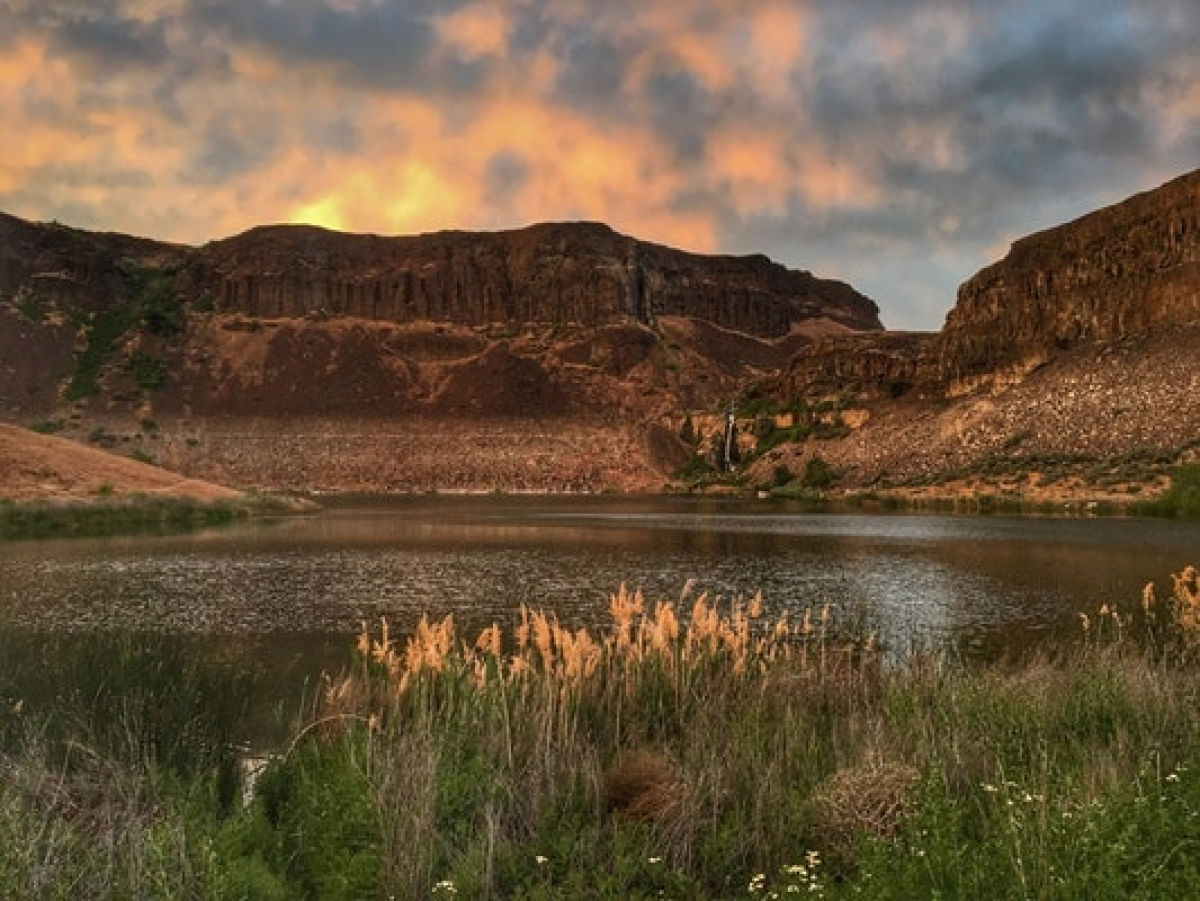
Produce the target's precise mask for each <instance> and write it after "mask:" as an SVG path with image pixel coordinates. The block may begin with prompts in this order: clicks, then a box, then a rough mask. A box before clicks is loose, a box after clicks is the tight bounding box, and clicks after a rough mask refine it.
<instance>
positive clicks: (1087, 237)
mask: <svg viewBox="0 0 1200 901" xmlns="http://www.w3.org/2000/svg"><path fill="white" fill-rule="evenodd" d="M765 393H767V394H768V395H770V396H773V397H774V398H776V399H777V400H780V401H791V400H793V399H797V398H803V399H805V400H808V401H810V402H812V401H814V400H817V401H819V400H821V399H823V398H828V397H830V396H833V395H837V396H841V397H843V398H846V397H849V398H854V399H855V400H854V402H855V403H858V404H860V405H862V406H863V407H864V408H866V409H864V410H863V411H862V413H860V416H861V415H868V416H869V418H868V419H867V420H866V421H865V424H864V425H863V426H862V427H861V428H858V429H855V430H853V431H852V432H851V433H849V434H847V435H844V436H842V437H839V438H837V439H836V440H832V441H828V442H823V443H820V444H819V446H814V442H809V444H808V445H795V446H789V447H787V448H781V449H779V450H778V451H775V452H773V453H772V455H771V456H769V457H768V458H766V459H764V460H763V461H762V462H761V463H760V464H759V466H760V469H761V473H760V475H762V476H763V477H765V475H766V474H769V473H770V471H771V467H772V466H776V465H787V466H789V467H791V468H792V469H793V470H794V471H798V466H799V465H800V464H799V462H797V460H798V459H802V458H803V456H804V455H806V454H808V455H811V454H813V453H819V454H821V455H822V456H823V457H824V458H825V459H827V460H830V461H833V462H835V463H836V465H838V466H840V467H841V468H842V472H843V474H844V484H859V485H864V484H865V485H884V486H886V485H889V484H892V485H894V484H902V485H903V484H909V485H911V484H913V483H914V481H921V480H929V481H933V482H935V483H937V482H939V480H940V481H945V480H946V479H949V478H951V476H950V475H948V474H953V473H957V474H958V475H957V476H954V478H957V479H959V480H960V481H965V482H966V484H968V485H970V486H971V487H972V488H973V490H977V491H1000V492H1016V493H1019V492H1025V491H1034V490H1047V491H1054V490H1062V485H1063V484H1065V483H1066V482H1067V481H1069V478H1074V479H1076V481H1077V482H1080V480H1087V479H1094V480H1099V481H1094V482H1092V483H1089V484H1090V488H1088V489H1087V490H1092V491H1095V490H1097V485H1099V486H1100V487H1101V488H1104V489H1105V490H1113V489H1112V485H1120V486H1123V488H1122V490H1125V489H1128V490H1129V491H1131V492H1135V493H1136V492H1138V491H1141V490H1143V489H1151V488H1154V487H1156V486H1157V487H1161V480H1162V479H1164V478H1165V475H1164V472H1165V469H1166V467H1167V466H1168V465H1169V464H1170V463H1172V462H1188V461H1194V460H1196V459H1200V427H1198V426H1197V423H1200V170H1197V171H1195V172H1192V173H1189V174H1187V175H1184V176H1182V177H1180V178H1177V179H1175V180H1173V181H1171V182H1168V183H1167V184H1165V185H1163V186H1161V187H1159V188H1156V189H1154V190H1152V191H1147V192H1145V193H1142V194H1138V195H1136V196H1134V197H1131V198H1130V199H1128V200H1126V201H1124V202H1123V203H1118V204H1116V205H1114V206H1110V207H1107V208H1105V209H1102V210H1099V211H1097V212H1095V213H1091V214H1089V215H1087V216H1084V217H1082V218H1080V219H1077V220H1075V221H1073V222H1069V223H1067V224H1065V225H1061V226H1059V227H1057V228H1052V229H1048V230H1046V231H1042V232H1038V233H1036V234H1033V235H1030V236H1029V237H1027V238H1022V239H1020V240H1019V241H1017V242H1015V243H1014V244H1013V246H1012V249H1011V251H1010V252H1009V254H1008V255H1007V256H1006V257H1005V258H1004V259H1003V260H1001V261H1000V262H998V263H996V264H994V265H992V266H989V267H988V268H986V269H984V270H982V271H981V272H979V273H978V274H977V275H975V276H974V277H973V278H971V279H969V280H968V281H967V282H965V283H964V284H963V285H962V287H961V288H960V289H959V293H958V303H957V305H956V306H955V307H954V309H953V310H952V311H951V312H950V314H949V315H948V317H947V319H946V324H945V327H944V328H943V330H942V331H941V332H939V333H937V334H926V335H905V334H897V333H892V332H873V333H858V334H849V335H839V336H831V337H829V338H825V339H821V340H818V341H816V342H813V343H812V344H810V345H808V346H807V347H804V348H802V349H800V350H799V351H798V352H797V353H796V354H795V355H794V356H793V357H792V358H791V360H790V361H789V364H788V365H787V366H786V367H785V368H784V369H783V370H782V371H781V373H780V375H779V376H777V377H775V379H774V380H773V381H771V382H769V383H768V385H767V388H766V391H765ZM1068 465H1070V466H1074V467H1075V468H1076V470H1078V472H1075V473H1074V474H1073V475H1071V476H1070V477H1069V478H1068V477H1066V476H1063V475H1062V472H1061V471H1060V470H1062V469H1063V468H1064V467H1067V466H1068ZM1014 472H1016V473H1019V475H1020V478H1016V477H1013V473H1014ZM997 473H1001V474H1003V475H1004V478H1005V479H1008V481H1007V482H1005V481H1004V480H1003V479H1000V477H999V476H996V474H997ZM1034 474H1036V478H1034ZM1027 477H1028V478H1027ZM988 480H990V481H988ZM1051 480H1055V482H1054V484H1055V485H1057V486H1058V488H1055V489H1052V488H1049V487H1047V486H1049V485H1050V484H1051ZM1106 480H1107V481H1106ZM1156 480H1157V481H1156ZM1080 484H1082V482H1080ZM1106 484H1107V485H1108V487H1107V488H1106V487H1105V485H1106ZM1077 487H1078V486H1077ZM1086 487H1087V486H1085V488H1086Z"/></svg>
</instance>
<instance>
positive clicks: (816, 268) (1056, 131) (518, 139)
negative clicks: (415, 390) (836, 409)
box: [0, 0, 1200, 329]
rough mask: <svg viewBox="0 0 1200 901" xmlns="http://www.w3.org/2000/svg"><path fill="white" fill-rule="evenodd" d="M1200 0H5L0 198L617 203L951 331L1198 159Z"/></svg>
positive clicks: (140, 204)
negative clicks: (975, 308)
mask: <svg viewBox="0 0 1200 901" xmlns="http://www.w3.org/2000/svg"><path fill="white" fill-rule="evenodd" d="M1198 48H1200V3H1197V2H1196V0H1125V2H1120V0H987V2H971V0H959V2H951V0H793V2H776V0H761V2H758V0H709V2H699V0H593V2H585V0H499V2H490V3H489V2H470V0H468V2H433V0H425V2H422V0H411V2H408V0H406V2H385V0H0V121H2V122H3V123H4V131H5V135H4V138H3V143H2V144H0V210H4V211H6V212H9V213H13V214H15V215H18V216H22V217H25V218H29V219H35V220H40V221H49V220H58V221H60V222H63V223H66V224H69V225H74V226H78V227H82V228H90V229H98V230H111V231H121V232H127V233H131V234H139V235H145V236H148V237H155V238H161V239H167V240H175V241H183V242H188V243H193V244H199V243H203V242H205V241H208V240H213V239H216V238H222V237H227V236H229V235H232V234H236V233H238V232H241V231H244V230H245V229H248V228H251V227H253V226H255V225H260V224H265V223H274V222H309V223H314V224H318V225H324V226H326V227H330V228H337V229H342V230H347V231H356V232H375V233H380V234H409V233H414V232H425V231H436V230H440V229H448V228H459V229H472V230H475V229H504V228H517V227H521V226H524V225H528V224H530V223H533V222H538V221H545V220H576V219H588V220H598V221H603V222H607V223H608V224H609V225H611V226H612V227H613V228H615V229H617V230H618V231H620V232H623V233H626V234H630V235H633V236H636V237H639V238H643V239H646V240H651V241H656V242H659V243H663V244H669V245H672V246H676V247H681V248H684V249H687V250H693V251H698V252H706V253H708V252H712V253H738V254H741V253H766V254H767V255H769V256H770V257H772V258H773V259H776V260H778V261H780V262H782V263H785V264H787V265H789V266H792V267H795V268H800V269H807V270H810V271H812V272H814V273H815V274H817V275H820V276H824V277H830V278H839V279H843V280H845V281H848V282H849V283H850V284H852V285H854V286H855V287H856V288H857V289H859V290H860V291H862V292H863V293H865V294H867V295H868V296H870V297H871V298H873V299H874V300H875V301H876V302H877V303H878V304H879V305H880V308H881V316H882V319H883V321H884V324H885V325H886V326H888V327H889V328H901V329H914V328H915V329H937V328H939V327H940V326H941V324H942V322H943V320H944V318H945V314H946V312H947V311H948V310H949V309H950V307H951V306H952V305H953V303H954V299H955V292H956V290H957V287H958V285H959V284H960V283H961V282H962V281H964V280H965V279H966V278H968V277H970V276H971V275H972V274H973V273H974V272H975V271H977V270H978V269H979V268H981V267H982V266H984V265H987V264H988V263H990V262H994V261H995V260H997V259H999V258H1000V257H1002V256H1003V255H1004V254H1005V252H1006V251H1007V248H1008V245H1009V243H1010V242H1011V241H1012V240H1013V239H1015V238H1017V237H1020V236H1021V235H1024V234H1028V233H1030V232H1032V231H1036V230H1038V229H1041V228H1046V227H1049V226H1052V225H1055V224H1058V223H1060V222H1064V221H1067V220H1069V219H1072V218H1074V217H1076V216H1079V215H1082V214H1083V213H1085V212H1088V211H1090V210H1092V209H1095V208H1097V207H1100V206H1103V205H1106V204H1109V203H1113V202H1115V201H1118V200H1120V199H1122V198H1124V197H1126V196H1128V195H1130V194H1133V193H1136V192H1137V191H1140V190H1145V189H1147V188H1151V187H1154V186H1157V185H1159V184H1161V183H1163V182H1165V181H1167V180H1169V179H1170V178H1172V177H1174V176H1176V175H1179V174H1182V173H1184V172H1186V171H1190V170H1191V169H1194V168H1196V167H1197V166H1200V49H1198Z"/></svg>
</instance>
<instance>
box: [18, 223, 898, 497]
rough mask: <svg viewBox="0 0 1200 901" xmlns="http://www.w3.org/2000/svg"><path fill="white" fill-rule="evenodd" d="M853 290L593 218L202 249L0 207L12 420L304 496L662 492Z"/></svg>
mask: <svg viewBox="0 0 1200 901" xmlns="http://www.w3.org/2000/svg"><path fill="white" fill-rule="evenodd" d="M879 328H880V323H879V319H878V310H877V308H876V306H875V304H874V303H873V302H872V301H870V300H869V299H867V298H865V297H863V296H862V295H860V294H859V293H858V292H856V291H854V290H853V289H852V288H850V287H849V286H848V285H845V284H843V283H841V282H837V281H831V280H827V279H821V278H817V277H815V276H813V275H811V274H809V273H807V272H801V271H795V270H790V269H787V268H785V267H783V266H780V265H778V264H776V263H773V262H771V261H770V260H768V259H767V258H766V257H763V256H746V257H727V256H724V257H723V256H702V255H696V254H690V253H685V252H682V251H678V250H674V249H671V248H667V247H662V246H659V245H655V244H650V243H646V242H642V241H638V240H635V239H633V238H629V237H626V236H624V235H620V234H617V233H616V232H614V231H612V230H611V229H609V228H608V227H606V226H603V225H599V224H594V223H549V224H543V225H537V226H533V227H530V228H526V229H522V230H518V231H509V232H497V233H466V232H442V233H437V234H429V235H419V236H411V237H380V236H374V235H349V234H341V233H336V232H330V231H326V230H323V229H318V228H312V227H307V226H270V227H262V228H256V229H253V230H251V231H249V232H246V233H245V234H242V235H239V236H236V237H233V238H229V239H226V240H222V241H216V242H213V243H210V244H207V245H205V246H203V247H187V246H181V245H174V244H166V243H161V242H155V241H150V240H145V239H140V238H131V237H128V236H124V235H116V234H103V233H93V232H85V231H80V230H76V229H72V228H67V227H64V226H61V225H58V224H37V223H30V222H26V221H23V220H20V219H17V218H14V217H11V216H0V416H2V417H3V418H5V419H8V420H11V421H16V422H20V423H24V424H27V425H33V426H35V427H36V428H38V429H40V430H44V431H57V432H60V433H62V434H63V435H65V436H67V437H73V438H76V439H77V440H80V441H84V442H88V443H93V444H97V445H100V446H102V447H106V448H108V449H110V450H114V451H117V452H122V453H125V454H127V455H133V456H136V457H139V458H142V459H149V460H154V461H155V462H158V463H160V464H162V465H165V466H167V467H169V468H171V469H174V470H176V471H178V472H181V473H184V474H186V475H189V476H196V477H203V478H209V479H214V480H217V481H221V482H224V483H227V484H233V485H237V486H241V487H254V486H262V487H273V488H290V489H308V490H370V491H374V490H427V489H443V490H445V489H450V490H456V489H458V490H495V489H500V490H572V491H583V490H601V489H606V488H618V489H642V490H645V489H648V488H654V489H656V488H660V487H661V486H662V485H663V484H664V482H665V481H667V480H668V479H669V478H670V476H671V474H672V473H673V472H675V471H676V470H677V469H678V468H679V467H680V466H681V465H682V464H683V463H686V461H687V460H688V459H689V458H690V457H691V455H692V453H693V452H694V448H692V447H690V446H688V444H687V443H686V442H684V441H683V440H681V438H680V435H679V432H678V428H677V426H678V422H679V419H680V411H685V410H697V411H703V410H715V409H717V408H719V407H721V406H722V405H723V404H724V403H726V402H727V401H728V400H729V399H731V398H733V397H735V396H736V395H737V393H738V391H739V390H740V386H741V385H743V384H745V383H746V382H748V381H752V380H755V379H759V378H763V377H766V376H770V375H773V374H775V373H777V372H778V371H779V368H780V367H781V366H782V365H783V364H784V363H785V362H786V361H787V359H789V357H790V356H791V355H792V354H793V353H794V352H795V351H796V350H797V349H798V348H800V347H802V346H804V345H806V344H807V343H809V342H810V341H812V340H813V339H814V338H816V337H820V336H823V335H828V334H840V333H844V332H852V331H860V330H878V329H879Z"/></svg>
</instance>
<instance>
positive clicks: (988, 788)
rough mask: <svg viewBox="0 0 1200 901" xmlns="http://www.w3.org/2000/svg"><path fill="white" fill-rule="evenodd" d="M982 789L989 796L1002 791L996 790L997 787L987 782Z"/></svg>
mask: <svg viewBox="0 0 1200 901" xmlns="http://www.w3.org/2000/svg"><path fill="white" fill-rule="evenodd" d="M980 787H981V788H982V789H983V790H984V791H985V792H987V793H988V794H989V795H994V794H995V793H996V792H998V791H1000V789H998V788H996V786H994V785H992V784H991V783H990V782H985V783H983V785H982V786H980Z"/></svg>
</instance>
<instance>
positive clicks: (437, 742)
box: [0, 567, 1200, 899]
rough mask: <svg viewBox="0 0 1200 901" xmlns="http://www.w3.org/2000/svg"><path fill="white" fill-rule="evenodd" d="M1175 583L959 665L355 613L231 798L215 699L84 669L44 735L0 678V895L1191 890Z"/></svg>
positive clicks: (806, 623) (620, 604) (706, 601)
mask: <svg viewBox="0 0 1200 901" xmlns="http://www.w3.org/2000/svg"><path fill="white" fill-rule="evenodd" d="M1197 583H1198V580H1197V574H1196V570H1195V569H1194V568H1191V567H1189V568H1187V569H1185V570H1184V571H1183V572H1182V573H1180V574H1178V575H1176V576H1174V577H1173V578H1172V580H1171V582H1170V584H1169V587H1168V588H1167V590H1166V591H1164V592H1161V593H1160V592H1158V591H1156V590H1155V589H1154V588H1148V589H1147V590H1146V592H1144V593H1143V595H1142V597H1141V598H1140V599H1133V601H1132V602H1131V603H1130V604H1129V605H1127V606H1126V607H1123V608H1122V609H1120V610H1118V609H1116V608H1114V607H1111V606H1107V605H1106V606H1105V607H1103V608H1101V609H1100V610H1098V611H1091V612H1090V613H1089V615H1088V616H1085V617H1083V618H1082V620H1081V630H1080V633H1079V634H1080V638H1079V641H1078V642H1077V643H1076V644H1074V645H1072V646H1071V647H1066V648H1059V649H1058V650H1057V651H1046V652H1044V653H1042V654H1040V655H1037V656H1035V657H1030V658H1028V659H1025V660H1023V661H1020V662H1014V661H1007V662H1005V663H1003V664H996V665H989V666H967V665H965V664H961V663H954V662H953V661H951V660H948V659H943V658H940V657H938V656H936V655H932V654H929V653H923V654H916V655H914V656H912V657H910V658H908V659H907V660H905V661H903V662H901V663H897V664H891V665H889V664H888V663H887V662H886V661H885V659H884V657H883V655H882V653H881V651H880V649H879V648H878V647H877V646H876V644H875V643H874V641H873V640H872V639H871V637H870V635H869V634H864V633H860V632H858V631H854V630H848V631H847V630H842V629H840V628H839V627H838V626H837V624H836V622H835V621H834V619H833V617H832V616H831V615H830V613H829V611H828V609H824V610H809V611H807V612H805V613H803V614H802V615H800V616H795V617H789V616H786V615H785V616H780V617H767V616H765V615H764V610H763V605H762V601H761V599H760V598H757V597H756V598H752V599H749V600H743V601H738V600H734V601H732V602H719V601H717V600H714V599H710V598H708V597H707V596H702V597H700V598H697V599H695V600H694V601H692V599H690V598H687V599H686V600H684V601H681V604H680V606H679V607H678V608H677V607H676V605H674V604H672V603H667V602H659V603H655V604H650V603H648V602H647V601H646V599H645V598H643V597H642V596H641V595H640V594H638V593H631V592H628V591H626V590H625V589H624V588H622V589H621V590H620V591H618V592H617V593H616V594H615V595H614V596H613V597H612V598H611V602H610V614H611V623H610V625H609V626H608V628H607V629H606V630H604V631H602V632H599V633H596V632H592V631H589V630H584V629H579V630H572V629H568V628H565V627H563V626H562V625H561V624H560V623H559V622H558V620H557V619H556V618H555V617H554V616H553V615H552V614H550V613H544V612H540V611H534V610H530V609H527V608H524V607H523V608H521V609H520V610H519V611H518V613H517V615H516V616H515V617H514V619H513V621H512V622H511V623H510V624H509V625H508V627H505V628H502V627H501V626H499V625H494V626H492V627H489V628H488V629H485V630H484V631H483V632H482V633H481V634H480V635H478V636H477V637H475V638H474V639H473V640H467V641H463V640H462V639H461V637H460V636H459V634H458V632H457V631H456V629H455V625H454V621H453V619H452V618H451V617H446V618H445V619H442V620H440V621H433V620H429V619H422V621H421V622H420V624H419V625H418V626H417V628H416V629H415V631H414V632H413V633H412V634H411V635H409V636H407V637H405V638H403V639H401V640H397V639H396V638H395V637H394V636H393V635H391V634H390V633H389V631H388V629H387V626H386V624H381V627H380V628H378V629H376V630H373V631H370V632H368V631H366V630H364V632H363V633H362V634H361V635H360V636H359V640H358V644H357V647H356V652H355V654H354V657H353V660H352V662H351V663H350V664H349V665H348V667H347V668H346V670H345V671H344V672H342V673H341V674H339V675H337V676H335V677H331V678H329V679H327V680H326V681H325V682H324V683H323V685H322V688H321V692H320V697H319V699H318V700H317V702H316V704H315V706H314V707H313V708H312V709H311V711H308V712H306V714H305V716H304V718H303V719H302V721H301V722H299V723H298V724H297V726H296V728H295V732H294V735H293V738H292V739H291V740H290V741H289V742H287V743H286V744H285V745H284V746H282V747H280V748H278V749H277V752H276V753H275V754H274V755H273V757H272V759H271V760H270V762H269V763H268V764H267V765H266V768H265V770H264V771H263V772H262V774H261V776H259V777H258V780H257V783H256V785H255V787H254V789H253V790H252V791H246V790H245V789H246V786H244V785H243V786H241V788H242V789H243V791H240V792H239V791H238V788H239V786H238V784H237V774H238V773H239V772H240V771H242V770H243V768H240V767H235V766H231V765H230V763H231V760H236V757H235V756H234V755H232V754H231V753H230V749H231V748H232V736H231V735H230V733H229V730H228V726H227V724H228V719H227V717H228V711H229V705H230V703H231V699H236V698H238V697H239V694H238V692H237V688H236V686H230V687H229V688H228V689H226V690H224V691H223V692H221V693H219V694H213V693H212V692H210V691H207V690H197V687H196V686H197V681H199V682H200V683H201V684H204V682H205V680H207V679H209V678H211V677H210V675H206V674H205V673H204V672H203V671H195V670H188V669H187V668H186V667H180V666H179V665H178V664H169V661H168V663H167V664H163V663H159V662H156V660H155V658H154V657H153V656H147V655H145V654H142V653H140V652H138V651H137V650H136V649H133V651H132V652H131V651H129V650H121V649H118V651H119V653H116V652H112V651H107V652H105V657H104V660H103V663H102V664H101V663H97V662H95V658H93V662H92V663H90V664H88V665H87V666H85V667H84V668H83V669H84V675H85V678H84V679H83V682H84V683H85V685H86V684H87V678H86V674H87V673H89V672H92V673H93V674H94V678H93V680H92V687H91V688H85V689H84V690H81V691H79V692H72V693H70V695H69V697H68V702H69V703H70V704H71V705H72V709H73V711H74V712H73V713H72V714H71V715H67V716H61V717H58V718H56V719H54V720H53V721H52V722H51V721H47V720H46V719H45V718H44V717H42V715H41V714H40V713H39V711H40V710H42V709H44V708H43V707H42V704H43V696H44V695H45V691H44V690H43V691H42V694H41V695H39V693H38V691H39V690H38V689H37V687H36V685H34V686H32V687H22V684H21V683H20V681H19V680H18V679H12V680H10V681H7V682H5V681H3V680H2V679H0V739H2V744H0V893H2V894H4V895H5V896H7V897H44V896H51V897H53V896H59V895H61V896H78V895H80V894H82V895H84V896H86V897H97V898H107V897H112V898H118V897H143V896H152V897H167V898H171V897H179V898H183V897H214V898H226V897H229V898H235V897H256V898H258V897H261V898H292V897H320V898H325V897H398V898H425V897H434V898H436V897H471V898H483V897H503V898H527V899H533V898H543V899H544V898H574V897H589V898H649V897H665V898H677V899H683V898H702V897H713V898H737V897H744V898H755V897H764V898H767V897H785V896H787V895H790V894H797V893H803V894H805V895H809V896H814V897H826V898H841V897H847V898H849V897H872V898H926V897H970V896H972V895H976V896H979V897H1010V896H1011V897H1129V896H1144V897H1164V898H1166V897H1170V898H1183V897H1196V896H1197V893H1200V864H1198V863H1197V857H1196V855H1195V854H1192V853H1190V852H1191V851H1192V850H1194V849H1195V848H1196V847H1200V820H1198V818H1197V817H1196V815H1195V814H1196V811H1197V810H1200V708H1198V707H1197V705H1196V703H1195V702H1196V698H1197V696H1198V695H1200V585H1198V584H1197ZM684 605H686V606H684ZM64 657H65V655H64V654H63V653H61V651H60V652H59V653H58V654H56V655H53V657H52V659H53V660H54V662H55V665H56V666H63V665H65V664H64V663H63V660H64ZM168 664H169V665H168ZM143 680H146V682H148V683H149V686H150V687H148V688H144V687H142V686H143ZM42 684H43V685H53V686H55V690H56V691H57V689H58V686H62V685H65V684H70V683H69V682H68V681H66V680H65V679H64V678H55V679H53V680H49V681H47V680H42ZM155 686H158V687H155ZM212 705H215V706H212ZM242 798H244V799H245V800H244V801H240V800H238V799H242Z"/></svg>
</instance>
